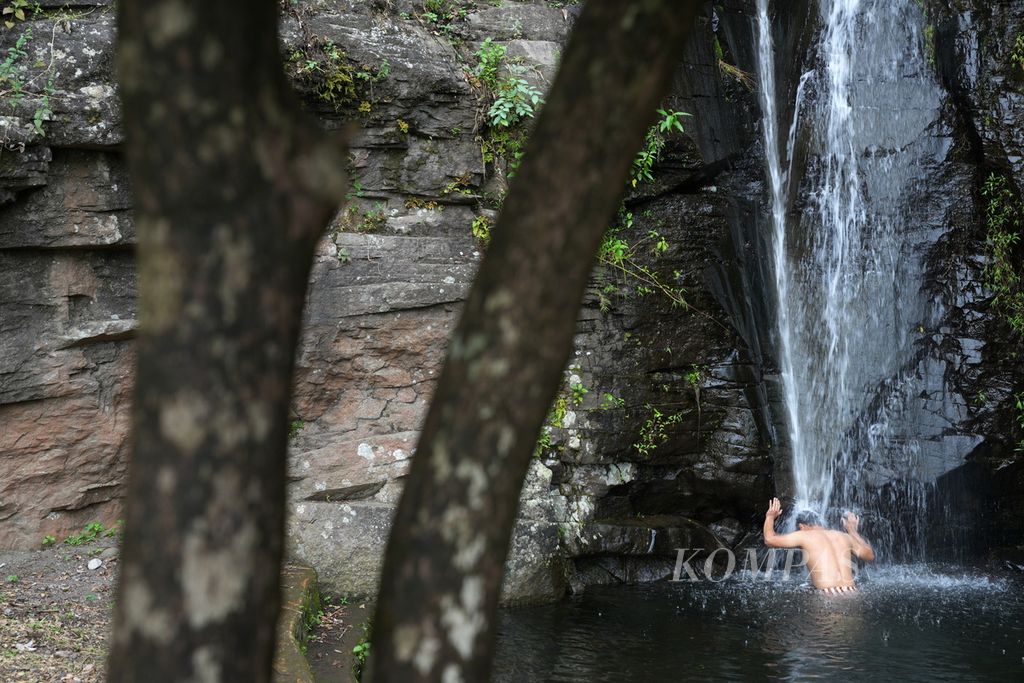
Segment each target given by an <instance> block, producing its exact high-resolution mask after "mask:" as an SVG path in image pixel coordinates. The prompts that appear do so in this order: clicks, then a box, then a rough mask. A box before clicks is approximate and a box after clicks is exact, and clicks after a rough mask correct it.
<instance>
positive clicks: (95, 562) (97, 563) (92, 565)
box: [85, 557, 103, 569]
mask: <svg viewBox="0 0 1024 683" xmlns="http://www.w3.org/2000/svg"><path fill="white" fill-rule="evenodd" d="M85 566H87V567H88V568H89V569H99V568H100V567H102V566H103V560H101V559H100V558H98V557H94V558H92V559H91V560H89V564H87V565H85Z"/></svg>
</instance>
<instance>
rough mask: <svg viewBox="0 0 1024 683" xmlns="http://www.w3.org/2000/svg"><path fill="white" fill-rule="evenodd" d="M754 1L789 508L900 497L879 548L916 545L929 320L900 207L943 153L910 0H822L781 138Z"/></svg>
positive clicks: (767, 49)
mask: <svg viewBox="0 0 1024 683" xmlns="http://www.w3.org/2000/svg"><path fill="white" fill-rule="evenodd" d="M757 8H758V20H757V45H758V49H759V55H760V66H759V72H760V73H759V90H760V96H761V105H762V112H763V132H764V147H765V156H766V160H767V167H768V179H769V190H770V193H769V194H770V215H771V226H772V233H773V235H772V237H773V240H772V244H773V248H772V254H771V260H772V264H773V268H774V275H775V289H776V291H775V294H776V297H775V298H776V310H777V329H776V332H777V344H776V350H777V354H778V360H779V370H780V373H781V380H782V388H783V397H784V404H785V412H786V414H785V422H786V425H785V428H786V429H787V431H788V436H789V439H788V440H789V445H790V448H791V450H792V474H793V488H794V491H793V494H794V497H795V498H796V500H797V507H800V508H810V509H814V510H816V511H818V512H819V513H822V514H824V515H825V516H827V517H832V518H834V517H835V514H834V509H835V508H836V507H838V506H856V507H863V508H867V509H868V511H869V514H870V512H871V508H875V510H876V511H878V508H879V506H880V505H881V503H882V502H883V501H880V499H879V498H880V497H881V496H888V497H889V498H898V499H899V500H898V504H897V505H889V506H888V509H887V510H886V511H885V514H887V515H888V516H889V523H888V529H889V533H890V536H891V538H890V539H889V541H890V544H891V545H895V544H899V545H901V546H903V547H907V546H913V545H917V546H920V543H916V544H915V540H916V536H919V531H920V528H921V525H920V519H921V517H922V516H923V514H924V506H925V495H924V494H925V491H926V490H927V485H928V483H929V472H928V463H927V462H924V463H922V462H921V459H920V457H919V451H920V448H919V444H920V438H919V437H920V436H921V435H920V434H919V433H918V432H917V431H916V425H917V423H919V422H920V420H918V419H917V413H918V412H919V410H918V409H919V406H916V405H915V403H914V401H915V400H916V399H917V395H918V394H919V393H920V391H921V385H922V382H924V383H925V384H927V379H928V378H926V377H922V373H921V372H920V371H919V365H920V364H919V362H918V359H917V358H916V357H915V341H916V339H918V338H919V337H920V335H921V333H923V332H924V330H925V327H926V326H928V325H930V324H931V322H930V321H932V320H934V319H936V317H937V315H938V313H939V312H938V311H937V310H936V308H937V306H936V305H935V304H933V303H932V302H930V301H929V300H928V299H927V297H926V296H925V295H924V293H923V292H922V288H921V282H922V277H923V276H922V272H923V268H924V266H923V257H922V255H921V254H920V253H918V251H916V249H915V247H916V241H918V239H919V236H916V235H915V226H913V225H910V224H909V219H908V216H909V215H910V214H909V212H908V203H909V201H910V198H911V197H914V196H916V194H915V193H916V191H917V190H918V189H919V188H918V184H919V183H920V178H921V177H922V173H921V171H920V168H921V167H923V166H925V165H927V163H928V160H929V159H930V158H932V157H934V156H935V155H936V154H937V153H939V151H938V150H937V149H936V143H935V142H934V137H930V136H929V132H928V128H929V126H930V125H932V124H933V122H934V121H935V119H936V117H935V112H936V111H937V110H938V107H939V106H940V103H941V98H940V93H939V90H938V88H937V85H936V83H935V80H934V77H933V76H932V74H931V70H930V68H929V66H928V64H927V60H926V58H925V55H924V50H923V47H922V46H923V42H924V41H923V40H922V35H921V30H920V28H919V27H920V26H921V25H922V23H923V22H922V16H921V10H920V8H919V7H918V6H917V5H916V4H915V3H914V2H912V1H911V0H819V2H818V13H819V16H820V23H821V28H820V31H819V33H818V34H817V35H818V38H817V41H816V44H815V47H814V54H813V56H812V62H811V64H812V67H811V68H810V69H809V70H808V71H807V72H806V73H804V74H803V75H802V77H801V78H800V79H799V81H798V83H799V85H798V87H797V88H795V90H794V92H795V101H794V102H793V103H792V105H791V106H789V107H786V108H785V110H786V111H791V112H792V114H791V116H792V118H791V122H790V125H789V127H788V135H787V136H786V138H785V139H783V138H781V136H780V130H781V129H782V124H781V111H782V109H783V108H780V107H779V106H778V99H779V94H780V92H781V91H782V90H783V89H780V88H779V87H778V86H777V84H776V64H775V54H774V52H775V50H774V46H773V35H772V34H773V30H772V18H771V16H770V9H771V8H770V6H769V0H757ZM940 144H941V143H940ZM794 197H796V198H797V199H795V200H794V199H793V198H794ZM791 202H795V206H791ZM931 476H932V478H934V475H931ZM889 502H890V503H892V502H893V501H889ZM896 508H898V510H896V512H895V513H894V509H896ZM830 513H833V514H830ZM894 514H898V515H902V516H903V517H908V516H909V521H908V519H907V518H905V519H900V520H898V521H897V520H895V519H894V518H893V516H894ZM897 529H898V530H899V531H896V530H897Z"/></svg>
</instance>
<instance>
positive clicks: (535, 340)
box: [369, 0, 701, 683]
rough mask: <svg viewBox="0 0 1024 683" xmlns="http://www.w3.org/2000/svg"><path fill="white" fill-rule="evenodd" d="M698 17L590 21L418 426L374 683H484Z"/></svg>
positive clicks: (589, 9)
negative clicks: (625, 206)
mask: <svg viewBox="0 0 1024 683" xmlns="http://www.w3.org/2000/svg"><path fill="white" fill-rule="evenodd" d="M700 4H701V3H698V2H678V1H677V0H643V1H638V2H621V1H620V0H591V1H590V2H589V3H587V5H586V7H585V8H584V10H583V13H582V15H581V17H580V19H579V21H578V23H577V25H576V27H575V29H574V31H573V34H572V37H571V39H570V44H569V46H568V48H567V50H566V53H565V56H564V61H563V64H562V66H561V69H560V71H559V74H558V77H557V79H556V81H555V83H554V85H553V87H552V90H551V95H550V97H549V99H548V101H547V103H546V104H545V105H544V109H543V112H542V113H541V115H540V119H539V121H538V124H537V127H536V129H535V130H534V131H533V133H532V135H531V137H530V141H529V146H528V149H527V154H526V157H525V159H524V162H523V165H522V167H521V169H520V172H519V177H518V178H517V179H516V181H515V182H514V183H513V185H512V189H511V192H510V194H509V196H508V199H507V200H506V202H505V207H504V211H503V212H502V215H501V217H500V219H499V221H498V225H497V227H496V229H495V230H494V239H493V242H492V244H491V246H490V249H489V251H488V254H487V257H486V258H485V260H484V263H483V265H482V266H481V269H480V272H479V274H478V275H477V278H476V281H475V282H474V285H473V289H472V290H471V292H470V295H469V299H468V300H467V302H466V306H465V310H464V312H463V314H462V319H461V321H460V323H459V326H458V328H457V329H456V331H455V334H454V336H453V338H452V340H451V343H450V346H449V351H448V358H447V361H446V363H445V367H444V371H443V372H442V375H441V378H440V380H439V382H438V386H437V390H436V393H435V395H434V399H433V402H432V403H431V406H430V410H429V412H428V414H427V418H426V422H425V424H424V426H423V431H422V434H421V436H420V441H419V446H418V447H417V451H416V456H415V458H414V459H413V465H412V470H411V472H410V475H409V477H408V481H407V483H406V488H405V492H404V494H403V495H402V500H401V503H400V504H399V507H398V511H397V515H396V518H395V521H394V526H393V528H392V531H391V537H390V539H389V542H388V548H387V554H386V557H385V562H384V570H383V577H382V581H381V587H380V597H379V600H380V602H379V606H378V609H377V616H376V619H375V622H374V631H373V645H374V647H373V655H372V662H371V668H370V671H369V673H370V675H371V676H372V678H373V680H375V681H395V682H401V683H407V682H409V681H440V680H444V681H484V680H488V679H489V672H490V664H491V660H492V656H493V649H494V626H495V616H496V611H497V604H498V597H499V590H500V587H501V578H502V568H503V566H504V562H505V557H506V555H507V553H508V545H509V538H510V535H511V530H512V528H513V525H514V521H515V515H516V509H517V507H518V500H519V493H520V489H521V488H522V482H523V478H524V476H525V474H526V470H527V467H528V465H529V461H530V457H531V454H532V453H533V449H534V445H535V443H536V439H537V435H538V433H539V431H540V428H541V425H542V422H543V420H544V417H545V414H546V412H547V408H548V406H549V405H550V403H551V401H552V400H553V398H554V395H555V393H556V391H557V389H558V385H559V382H560V378H561V373H562V370H563V369H564V367H565V363H566V361H567V359H568V356H569V353H570V351H571V346H572V337H573V332H574V329H575V322H576V314H577V312H578V310H579V305H580V301H581V299H582V296H583V291H584V288H585V286H586V283H587V278H588V275H589V273H590V269H591V266H592V263H593V258H594V254H595V252H596V250H597V247H598V245H599V243H600V240H601V235H602V233H603V232H604V229H605V227H606V226H607V224H608V223H609V221H610V220H611V219H612V216H613V214H614V211H615V208H616V206H617V205H618V202H619V198H620V196H621V195H622V191H623V188H624V187H625V183H626V177H627V174H628V171H629V168H630V165H631V163H632V160H633V158H634V155H635V152H636V150H638V149H639V148H640V146H641V142H642V138H643V135H644V132H645V130H646V128H647V126H648V125H649V124H650V123H651V120H652V118H653V113H654V109H655V107H656V106H657V104H658V102H659V100H660V99H661V97H662V96H663V95H664V93H665V90H666V86H667V83H668V80H669V76H670V74H671V72H672V70H673V68H674V67H675V66H676V65H677V60H678V58H679V56H680V55H681V52H682V47H683V39H684V37H685V35H686V32H687V29H688V28H689V27H690V26H691V24H692V21H693V18H694V15H695V12H696V10H697V8H698V6H699V5H700Z"/></svg>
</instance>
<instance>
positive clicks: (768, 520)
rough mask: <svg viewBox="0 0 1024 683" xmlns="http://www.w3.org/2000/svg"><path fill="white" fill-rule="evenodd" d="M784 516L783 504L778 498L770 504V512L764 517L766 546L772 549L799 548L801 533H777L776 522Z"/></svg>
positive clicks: (773, 499)
mask: <svg viewBox="0 0 1024 683" xmlns="http://www.w3.org/2000/svg"><path fill="white" fill-rule="evenodd" d="M781 514H782V503H781V502H780V501H779V499H778V498H772V499H771V500H770V501H769V502H768V511H767V512H766V513H765V515H764V544H765V545H767V546H769V547H771V548H799V547H800V540H801V539H802V535H801V533H800V532H799V531H794V532H793V533H791V534H777V533H775V520H776V519H778V518H779V515H781Z"/></svg>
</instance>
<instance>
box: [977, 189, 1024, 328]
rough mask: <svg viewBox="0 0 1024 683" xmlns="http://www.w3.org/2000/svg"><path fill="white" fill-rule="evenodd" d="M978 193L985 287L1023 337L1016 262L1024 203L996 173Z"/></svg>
mask: <svg viewBox="0 0 1024 683" xmlns="http://www.w3.org/2000/svg"><path fill="white" fill-rule="evenodd" d="M981 194H982V197H984V199H985V224H986V228H987V230H986V235H985V241H986V244H987V245H988V250H989V262H988V263H987V264H986V265H985V273H984V277H985V287H986V288H988V289H989V290H990V291H991V292H992V293H993V295H994V297H993V302H992V303H993V305H994V306H995V307H996V309H997V310H999V311H1000V312H1001V314H1002V315H1003V316H1005V319H1006V322H1007V323H1008V324H1009V326H1010V328H1011V329H1012V330H1013V331H1014V332H1015V333H1016V334H1017V335H1019V336H1024V274H1022V273H1021V270H1020V266H1018V265H1017V264H1018V262H1019V258H1018V256H1019V252H1020V248H1021V244H1020V242H1021V228H1022V225H1024V206H1022V205H1021V201H1020V199H1018V198H1017V196H1016V195H1015V194H1014V192H1013V190H1012V189H1011V187H1010V183H1009V182H1008V181H1007V179H1006V177H1004V176H1002V175H1000V174H998V173H992V174H990V175H989V177H988V179H987V180H986V181H985V184H984V185H983V186H982V190H981Z"/></svg>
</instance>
